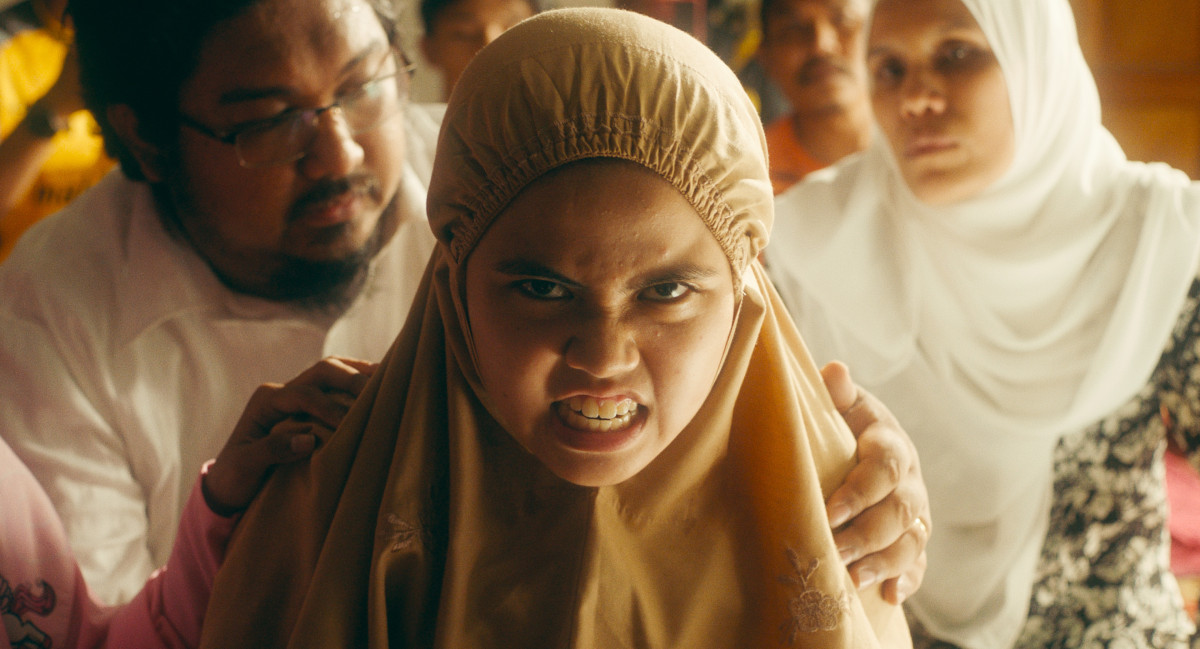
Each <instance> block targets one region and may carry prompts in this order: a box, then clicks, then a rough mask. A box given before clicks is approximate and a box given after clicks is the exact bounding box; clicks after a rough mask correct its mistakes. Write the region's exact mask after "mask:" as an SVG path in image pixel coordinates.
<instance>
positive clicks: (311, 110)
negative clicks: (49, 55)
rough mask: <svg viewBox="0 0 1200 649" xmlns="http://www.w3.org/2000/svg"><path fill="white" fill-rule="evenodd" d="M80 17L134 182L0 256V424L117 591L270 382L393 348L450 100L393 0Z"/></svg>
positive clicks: (267, 2)
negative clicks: (425, 94) (427, 90)
mask: <svg viewBox="0 0 1200 649" xmlns="http://www.w3.org/2000/svg"><path fill="white" fill-rule="evenodd" d="M70 11H71V13H72V15H73V18H74V22H75V29H76V41H77V43H78V47H79V57H80V61H81V66H82V67H81V79H82V83H83V85H84V89H85V90H84V91H85V97H86V100H87V103H88V107H89V108H90V109H91V110H92V112H93V113H94V114H95V115H97V116H98V122H99V123H100V125H101V128H102V129H103V134H104V139H105V141H106V146H107V148H108V150H109V152H110V154H112V155H113V156H114V157H115V158H117V159H118V160H119V161H120V163H121V167H122V171H123V172H124V173H123V174H122V173H120V172H115V173H113V174H110V175H109V176H108V177H106V178H105V179H104V180H103V181H101V183H100V184H99V185H98V186H97V187H95V188H94V189H93V190H92V191H90V192H89V193H87V194H85V195H83V196H81V197H80V198H78V199H77V200H76V202H74V203H73V204H72V205H70V206H68V208H67V209H65V210H63V211H62V212H60V213H59V214H57V215H54V216H52V217H49V218H48V219H47V220H45V221H44V222H43V223H42V224H39V226H38V227H36V228H35V229H33V230H31V231H29V232H28V233H27V234H26V236H25V237H24V238H23V239H22V241H21V242H20V243H19V244H18V246H17V250H15V251H14V253H13V255H12V256H11V257H10V258H9V259H8V260H7V261H6V262H5V263H4V264H3V265H2V266H0V376H2V377H3V379H2V380H0V435H3V436H4V437H5V439H6V440H8V441H9V442H10V444H11V445H12V446H13V447H14V448H15V449H16V450H17V452H18V454H19V455H20V456H21V458H22V459H23V460H24V462H25V463H26V464H27V465H28V466H29V467H30V468H31V469H32V470H33V472H34V473H35V475H36V476H37V477H38V478H39V480H40V481H41V482H42V484H43V485H44V486H45V488H46V490H47V491H48V492H49V493H50V495H51V497H52V499H53V501H54V503H55V506H56V508H57V509H58V511H59V514H60V516H61V517H62V518H63V520H64V521H65V523H66V527H67V531H68V535H69V537H70V539H71V542H72V545H73V546H74V549H75V550H76V552H77V553H78V556H79V560H80V564H81V566H82V567H83V570H84V575H85V577H86V578H87V581H88V583H89V584H90V585H91V587H92V588H93V589H94V591H95V593H96V594H97V595H98V596H100V597H101V598H103V599H104V600H106V601H108V602H117V601H121V600H124V599H127V598H128V597H129V596H131V595H133V594H134V593H135V592H136V591H137V590H138V589H139V588H140V587H141V586H142V584H143V583H144V582H145V580H146V577H147V576H148V574H149V573H150V572H151V571H152V570H153V569H154V568H155V567H157V566H159V565H162V564H163V563H164V561H165V559H166V558H167V556H168V553H169V552H170V550H171V545H172V542H173V538H174V533H175V528H176V523H177V522H178V519H179V513H180V507H181V505H182V503H183V501H184V499H185V498H186V495H187V493H186V491H187V490H188V489H189V488H190V486H191V483H192V477H193V476H194V475H195V473H196V472H197V471H199V469H200V467H201V464H202V463H203V462H204V461H205V460H207V459H209V458H210V457H214V456H215V455H216V454H217V452H218V451H219V450H220V447H221V445H222V444H223V442H224V440H225V438H226V437H227V436H228V434H229V431H230V430H233V426H234V423H235V421H236V419H237V416H238V414H239V413H240V411H241V409H242V407H243V406H244V405H245V403H246V401H247V400H248V399H249V397H250V395H251V394H252V393H253V392H254V389H255V388H256V387H257V386H259V385H260V384H263V383H266V382H271V381H283V380H286V379H287V378H289V377H292V376H295V375H297V374H299V373H300V371H302V370H303V369H304V368H306V367H308V366H310V365H312V364H313V363H314V362H315V361H316V360H318V359H320V358H323V357H325V356H330V355H339V356H348V357H354V358H363V359H369V360H377V359H378V358H380V357H382V356H383V354H384V353H385V352H386V350H387V348H388V347H389V346H390V344H391V342H392V341H393V339H394V338H395V336H396V333H397V332H398V331H399V330H400V328H401V327H402V325H403V322H404V319H405V317H406V315H407V313H408V310H409V306H410V303H411V301H412V298H413V294H414V292H415V290H416V286H417V284H418V283H419V280H420V278H421V275H422V274H423V272H424V269H425V265H426V262H427V261H428V259H429V254H430V251H431V250H432V248H433V241H434V240H433V236H432V233H431V232H430V229H429V225H428V222H427V221H426V219H425V218H424V202H425V186H426V183H427V181H428V175H429V173H430V170H431V166H432V154H433V147H434V144H435V140H436V135H437V128H438V121H439V119H440V114H439V113H438V112H437V111H436V110H433V109H432V108H431V107H422V106H413V105H407V93H408V85H409V74H410V72H411V66H409V65H408V63H407V61H406V60H405V58H404V56H403V54H402V53H401V51H400V49H399V42H398V39H397V29H396V27H397V26H396V23H395V19H394V17H393V15H392V13H391V12H392V6H391V3H390V1H389V0H170V1H169V2H162V1H160V0H72V3H71V9H70ZM2 498H3V494H0V509H3V502H2Z"/></svg>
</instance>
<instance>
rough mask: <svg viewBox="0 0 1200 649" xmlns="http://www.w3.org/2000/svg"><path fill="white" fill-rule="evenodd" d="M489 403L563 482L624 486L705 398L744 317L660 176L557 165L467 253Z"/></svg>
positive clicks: (598, 163) (720, 256)
mask: <svg viewBox="0 0 1200 649" xmlns="http://www.w3.org/2000/svg"><path fill="white" fill-rule="evenodd" d="M466 273H467V274H466V285H467V312H468V314H469V318H470V321H471V333H472V335H473V337H474V342H475V350H476V355H477V358H478V364H479V372H480V378H481V380H482V381H483V387H484V389H485V390H486V392H487V394H488V402H489V404H488V405H489V409H490V411H491V413H492V415H493V416H494V417H495V418H496V419H497V421H499V423H500V424H501V425H502V426H503V427H504V428H505V430H507V431H508V432H509V433H510V434H511V435H512V436H513V437H514V438H515V439H516V440H517V441H518V442H520V443H521V445H522V446H524V447H525V448H526V449H527V450H528V451H529V452H530V453H532V454H533V455H535V456H536V457H537V458H538V459H539V460H541V461H542V463H544V464H545V465H546V466H547V467H549V469H550V470H551V471H553V472H554V473H555V474H556V475H558V476H559V477H560V478H562V479H564V480H567V481H569V482H573V483H575V484H579V485H584V486H604V485H612V484H617V483H619V482H622V481H624V480H626V479H627V478H629V477H631V476H633V475H634V474H636V473H638V472H639V471H641V470H642V469H643V468H645V467H646V466H647V465H648V464H650V462H651V461H652V460H653V459H654V458H655V457H657V456H658V454H659V453H661V452H662V451H663V449H665V448H666V447H667V445H668V444H670V443H671V441H672V440H674V439H675V437H676V436H677V435H679V433H680V431H682V430H683V428H684V427H685V426H686V425H687V424H688V422H689V421H691V419H692V417H693V416H695V414H696V412H697V411H698V410H699V409H700V405H701V404H702V403H703V402H704V400H705V398H707V396H708V393H709V391H710V390H711V388H712V385H713V382H714V380H715V379H716V376H717V371H718V369H719V367H720V365H721V359H722V356H723V355H724V350H725V345H726V342H727V340H728V338H729V335H730V330H731V328H732V325H733V313H734V294H733V278H732V274H731V271H730V267H729V261H728V258H727V257H726V256H725V254H724V252H722V250H721V247H720V246H719V245H718V244H717V241H716V239H715V238H714V237H713V235H712V233H711V232H709V230H708V228H707V227H706V226H705V225H704V223H703V222H702V221H701V220H700V217H699V216H698V215H697V214H696V211H695V210H694V209H693V208H692V206H691V204H689V203H688V202H687V200H685V199H684V198H683V196H682V195H681V194H680V193H679V192H678V191H677V190H676V189H675V188H674V187H672V186H671V185H670V184H669V183H667V182H666V181H665V180H663V179H662V178H660V177H659V176H657V175H655V174H654V173H652V172H650V171H648V170H646V169H644V168H642V167H640V166H637V165H634V164H632V163H629V162H625V161H614V160H589V161H585V162H582V163H574V164H571V165H568V166H566V167H564V168H562V169H559V170H556V171H554V172H551V173H550V174H547V175H545V176H543V177H541V178H540V179H538V180H537V181H535V182H534V183H532V184H530V185H529V186H528V187H527V188H526V189H525V190H524V191H522V192H521V193H520V194H519V195H518V196H517V198H516V199H515V200H514V201H513V202H512V203H511V204H510V205H509V206H508V207H507V208H506V209H505V210H504V211H503V212H502V213H501V214H500V215H499V216H498V217H497V218H496V221H495V222H494V223H493V224H492V226H491V227H490V229H489V230H488V231H487V232H486V233H485V234H484V236H483V238H482V239H481V241H480V242H479V245H478V246H477V247H476V249H475V250H474V252H472V253H471V256H470V258H469V260H468V262H467V268H466Z"/></svg>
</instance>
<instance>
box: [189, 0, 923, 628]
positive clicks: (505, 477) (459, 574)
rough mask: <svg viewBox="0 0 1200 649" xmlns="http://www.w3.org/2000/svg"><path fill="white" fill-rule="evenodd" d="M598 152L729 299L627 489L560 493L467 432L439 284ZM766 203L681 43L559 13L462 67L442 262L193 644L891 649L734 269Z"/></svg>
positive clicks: (244, 540) (488, 426)
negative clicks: (502, 221) (722, 353)
mask: <svg viewBox="0 0 1200 649" xmlns="http://www.w3.org/2000/svg"><path fill="white" fill-rule="evenodd" d="M595 157H616V158H623V159H627V160H631V161H633V162H635V163H637V164H641V165H644V166H645V167H647V168H649V169H651V170H653V171H655V172H657V173H659V174H660V175H661V176H662V177H663V178H665V179H667V180H668V181H670V182H671V183H672V184H673V185H674V186H675V187H677V188H678V189H679V191H680V192H681V193H682V194H683V195H684V196H685V197H687V198H688V199H689V200H690V201H691V202H692V204H693V205H694V206H695V207H696V211H697V213H698V214H699V215H700V218H702V219H703V220H704V222H705V223H706V224H707V225H708V226H709V228H710V229H711V230H712V232H713V234H714V236H715V237H716V239H717V241H719V242H720V244H721V246H722V247H723V248H724V250H725V251H726V253H727V255H728V257H729V263H730V265H731V268H732V269H733V271H734V273H733V275H734V277H736V278H740V280H738V281H740V282H741V283H742V285H743V286H742V298H741V302H740V305H739V309H738V316H737V320H736V322H735V324H734V329H733V332H732V334H731V337H730V341H729V343H728V347H727V349H726V358H725V361H724V364H723V366H722V369H721V371H720V373H719V376H718V378H717V381H716V385H715V386H714V387H713V390H712V392H711V394H710V395H709V397H708V399H707V400H706V402H705V403H704V404H703V406H702V408H701V410H700V412H699V413H698V414H697V415H696V417H695V419H694V420H693V421H692V422H691V423H690V424H689V425H688V427H687V428H686V429H685V430H684V431H683V432H682V433H681V434H680V435H679V437H678V438H676V440H675V441H674V442H673V443H672V445H671V446H669V447H668V448H667V449H666V451H664V453H663V454H662V455H660V456H659V457H658V458H656V459H655V460H654V461H653V462H652V463H651V464H650V465H649V466H648V467H647V468H646V469H645V470H643V471H642V472H641V473H639V474H638V475H636V476H634V477H633V478H631V479H629V480H627V481H626V482H624V483H622V484H620V485H617V486H613V487H603V488H585V487H580V486H576V485H573V484H570V483H567V482H564V481H562V480H560V479H559V478H557V477H556V476H554V475H553V474H552V473H551V472H550V471H549V470H547V469H546V468H545V467H544V466H542V465H541V464H540V462H539V461H538V460H537V459H536V458H534V457H533V456H532V455H530V454H529V453H527V452H526V451H525V450H524V449H523V448H522V447H521V446H520V445H519V444H517V443H516V442H515V441H514V440H513V439H512V438H511V437H510V436H509V435H508V433H506V432H505V431H504V430H503V429H501V428H500V427H499V426H498V425H497V424H496V422H495V421H494V420H493V418H492V417H491V416H490V414H489V413H488V410H487V408H486V406H485V405H484V404H485V403H486V402H487V395H486V393H485V392H484V391H483V389H482V387H481V386H480V383H479V381H478V379H477V373H476V369H475V363H474V360H473V354H472V352H471V350H470V347H471V344H470V339H471V337H470V333H469V328H468V326H467V322H468V320H467V317H466V315H467V314H466V311H465V300H464V299H463V297H462V296H463V290H462V287H463V277H462V273H461V270H462V269H463V267H464V264H463V262H464V261H465V260H466V258H467V256H468V255H469V254H470V253H471V251H472V249H473V248H474V247H475V245H476V244H477V243H478V241H479V239H480V237H482V236H487V235H486V232H487V227H488V224H489V223H490V222H491V220H492V219H494V218H495V217H496V216H497V215H498V214H500V213H501V211H502V210H503V209H504V207H505V206H506V205H507V204H508V203H509V202H510V201H511V200H512V199H513V197H514V196H515V195H517V194H518V193H519V192H520V191H521V190H522V188H523V187H525V186H526V185H527V184H528V183H530V182H531V181H533V180H534V179H536V178H538V177H540V176H542V175H543V174H545V173H546V172H547V171H549V170H551V169H553V168H556V167H558V166H561V165H563V164H567V163H570V162H572V161H574V160H579V159H584V158H595ZM771 200H772V197H771V186H770V182H769V181H768V177H767V166H766V153H765V145H764V142H763V135H762V128H761V125H760V124H759V122H758V119H757V117H756V115H755V112H754V108H753V106H752V105H751V104H750V102H749V100H748V99H747V98H746V96H745V95H744V93H743V92H742V90H741V88H740V86H739V84H738V82H737V79H736V78H735V77H734V75H733V74H732V73H731V72H730V71H729V69H728V68H726V67H725V66H724V65H723V64H722V63H721V62H720V61H719V59H717V58H716V57H715V56H714V55H713V54H712V53H711V52H710V51H708V50H707V49H706V48H705V47H704V46H703V45H701V44H700V43H698V42H696V41H695V40H693V39H692V38H691V37H689V36H687V35H686V34H684V33H682V32H680V31H678V30H675V29H674V28H672V27H669V26H667V25H665V24H664V23H660V22H657V21H655V20H652V19H649V18H646V17H644V16H640V15H637V14H632V13H627V12H623V11H617V10H605V9H586V10H585V9H577V10H563V11H554V12H548V13H544V14H542V15H539V16H538V17H535V18H532V19H530V20H528V21H526V22H524V23H522V24H521V25H518V26H517V27H515V28H513V29H512V30H510V31H509V32H508V33H506V34H505V35H504V36H503V37H501V38H500V39H499V40H497V41H496V42H495V43H494V44H492V45H491V46H489V47H488V48H486V49H485V50H484V51H483V52H481V53H480V55H479V56H478V57H477V58H476V60H475V61H474V62H473V63H472V64H471V66H470V67H469V68H468V69H467V71H466V72H465V74H464V76H463V77H462V79H461V80H460V81H459V83H458V85H457V87H456V90H455V91H454V94H453V96H452V97H451V98H450V105H449V108H448V111H447V115H446V121H445V124H444V126H443V130H442V134H441V139H440V142H439V146H438V155H437V161H436V163H435V169H434V174H433V181H432V184H431V187H430V195H429V209H430V217H431V221H432V225H433V227H434V230H435V232H436V233H437V236H438V238H439V241H440V245H439V247H438V249H437V251H436V252H435V253H434V256H433V259H432V260H431V262H430V266H429V269H428V271H427V274H426V277H425V279H424V283H423V290H422V291H421V293H420V294H419V295H418V296H417V299H416V303H415V305H414V310H413V313H412V315H411V316H410V318H409V321H408V324H407V325H406V326H405V328H404V330H403V331H402V332H401V334H400V337H399V338H398V339H397V341H396V343H395V345H394V347H393V348H392V350H391V352H389V354H388V356H387V358H386V359H385V360H384V362H383V365H382V367H381V368H380V370H379V371H378V372H377V373H376V374H375V377H374V378H373V380H372V382H371V384H370V385H369V386H368V387H367V389H366V390H364V392H363V394H362V396H361V397H360V399H359V401H358V403H357V404H356V405H355V407H354V409H353V410H352V412H351V413H350V414H349V415H348V416H347V418H346V420H345V421H344V423H343V424H342V426H341V428H340V429H339V430H338V432H337V433H336V434H335V436H334V437H333V438H332V439H330V440H329V441H328V443H327V444H325V446H324V447H323V448H322V449H321V450H320V451H319V452H318V453H317V454H316V455H315V456H314V458H313V460H312V461H311V462H310V463H308V464H307V465H303V466H297V467H286V468H282V467H281V470H280V471H279V472H278V473H277V474H276V475H275V477H274V478H273V479H272V480H271V481H270V483H269V484H268V485H267V486H266V488H265V489H264V490H263V493H262V494H261V496H260V497H259V499H258V500H257V501H256V502H255V504H254V505H253V506H252V507H251V509H250V510H249V511H248V512H247V513H246V515H245V517H244V519H243V520H242V522H241V524H240V527H239V529H238V534H237V537H236V539H235V540H234V543H233V544H232V546H231V548H230V550H229V554H228V558H227V560H226V563H225V566H224V568H223V569H222V571H221V573H220V574H219V575H218V577H217V581H216V584H215V587H214V592H213V596H212V605H211V606H210V609H209V615H208V620H207V622H206V629H205V635H204V642H203V646H205V647H213V648H221V649H225V648H227V647H231V646H254V647H266V646H288V647H321V648H327V647H378V648H383V647H445V648H454V649H459V648H465V647H470V648H472V649H480V648H485V647H514V646H519V647H555V648H557V647H578V648H591V647H605V648H608V647H706V648H708V647H731V648H732V647H773V646H805V647H875V646H878V644H879V643H878V642H877V640H876V630H875V629H876V628H878V629H881V630H882V629H887V630H886V632H885V633H886V635H887V636H888V637H889V638H891V639H892V644H901V645H903V644H904V643H906V642H907V640H906V639H907V629H906V628H905V627H904V622H903V617H902V615H901V614H900V613H899V612H898V611H897V610H895V609H893V608H891V607H888V606H886V605H884V604H882V602H881V601H879V599H878V595H877V593H874V592H873V593H869V594H867V595H865V596H864V599H860V597H859V595H858V594H857V593H856V592H855V591H854V588H853V585H852V584H851V582H850V579H849V577H848V575H847V574H846V571H845V569H844V568H843V567H842V565H841V562H840V561H839V559H838V555H837V551H836V549H835V547H834V544H833V540H832V535H831V533H830V530H829V528H828V524H827V519H826V517H825V511H824V505H823V501H824V494H827V493H828V492H829V491H830V490H831V489H832V488H834V487H835V486H836V485H838V484H839V483H840V482H841V481H842V480H843V479H844V476H845V474H846V472H847V471H848V470H849V468H850V466H851V463H852V460H853V448H854V441H853V439H852V437H851V435H850V434H849V432H848V431H847V430H846V429H845V426H844V424H843V423H842V421H841V419H840V417H839V416H838V414H837V412H836V411H835V410H834V408H833V407H832V404H831V403H830V401H829V398H828V395H827V394H826V392H825V391H824V388H823V385H822V382H821V378H820V376H819V374H818V373H817V371H816V368H815V367H814V366H813V364H812V362H811V360H810V359H809V357H808V354H807V352H806V351H805V350H804V347H803V345H802V343H801V342H800V340H799V338H798V336H797V334H796V331H795V329H794V327H793V326H792V324H791V322H790V320H788V318H787V317H786V315H785V314H784V312H783V310H782V308H781V307H780V305H779V302H778V299H777V298H776V296H775V294H774V293H773V292H772V290H771V289H770V286H769V284H768V283H767V282H766V281H765V279H764V275H763V273H762V272H761V268H760V267H759V265H758V263H757V262H756V261H753V260H754V259H755V257H756V255H757V253H758V251H759V249H761V248H762V246H763V245H765V243H766V237H767V233H768V231H769V229H770V221H771V213H772V212H771V210H772V207H771ZM865 611H870V615H869V616H868V614H867V613H866V612H865ZM872 624H874V625H875V626H874V627H873V626H872Z"/></svg>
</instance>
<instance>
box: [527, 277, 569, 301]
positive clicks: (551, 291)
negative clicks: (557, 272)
mask: <svg viewBox="0 0 1200 649" xmlns="http://www.w3.org/2000/svg"><path fill="white" fill-rule="evenodd" d="M517 288H518V289H519V290H520V291H521V293H523V294H525V295H526V296H528V297H531V298H534V299H536V300H564V299H566V298H568V297H570V296H571V294H570V293H568V292H567V289H565V288H563V285H562V284H559V283H558V282H552V281H550V280H548V279H523V280H521V281H519V282H517Z"/></svg>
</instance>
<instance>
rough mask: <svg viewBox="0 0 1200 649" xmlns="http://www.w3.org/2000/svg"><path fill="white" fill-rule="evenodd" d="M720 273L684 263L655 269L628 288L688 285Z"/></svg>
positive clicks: (713, 269) (698, 265) (712, 269)
mask: <svg viewBox="0 0 1200 649" xmlns="http://www.w3.org/2000/svg"><path fill="white" fill-rule="evenodd" d="M720 273H721V271H720V269H717V268H712V267H711V266H702V265H700V264H692V263H684V264H680V265H678V266H672V267H668V268H662V269H655V270H652V271H650V272H648V273H645V274H643V275H641V276H639V277H637V278H635V279H634V280H633V281H632V282H631V287H630V288H643V287H646V286H655V285H657V284H670V283H675V282H678V283H688V282H696V281H701V280H706V279H712V278H713V277H716V276H718V275H720Z"/></svg>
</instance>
